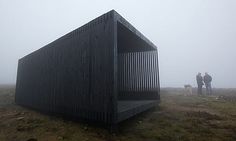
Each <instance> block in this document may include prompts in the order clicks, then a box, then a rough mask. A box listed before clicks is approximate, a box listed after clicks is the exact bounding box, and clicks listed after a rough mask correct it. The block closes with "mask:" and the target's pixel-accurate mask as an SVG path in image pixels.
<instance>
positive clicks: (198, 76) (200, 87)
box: [196, 72, 204, 95]
mask: <svg viewBox="0 0 236 141" xmlns="http://www.w3.org/2000/svg"><path fill="white" fill-rule="evenodd" d="M196 80H197V86H198V89H197V93H198V94H199V95H201V94H202V85H204V84H203V82H202V81H203V79H202V75H201V73H200V72H199V73H198V74H197V76H196Z"/></svg>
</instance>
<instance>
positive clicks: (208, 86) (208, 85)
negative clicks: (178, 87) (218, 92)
mask: <svg viewBox="0 0 236 141" xmlns="http://www.w3.org/2000/svg"><path fill="white" fill-rule="evenodd" d="M203 79H204V80H203V81H204V83H205V86H206V94H208V95H211V94H212V88H211V81H212V77H211V76H210V75H209V74H208V73H207V72H206V73H205V76H204V78H203Z"/></svg>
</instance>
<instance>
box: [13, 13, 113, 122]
mask: <svg viewBox="0 0 236 141" xmlns="http://www.w3.org/2000/svg"><path fill="white" fill-rule="evenodd" d="M113 30H114V20H113V13H112V12H110V13H107V14H105V15H102V16H101V17H98V18H97V19H95V20H93V21H91V22H90V23H88V24H86V25H84V26H82V27H80V28H78V29H76V30H74V31H72V32H70V33H69V34H67V35H65V36H63V37H61V38H60V39H58V40H56V41H54V42H52V43H50V44H48V45H46V46H45V47H43V48H41V49H39V50H37V51H35V52H33V53H31V54H29V55H27V56H25V57H23V58H22V59H20V60H19V64H18V73H17V84H16V99H15V100H16V103H17V104H20V105H24V106H27V107H31V108H34V109H38V110H41V111H44V112H50V113H59V114H62V115H66V116H72V117H76V118H78V119H87V120H94V121H100V122H104V123H107V124H110V123H112V122H113V117H114V116H115V115H114V113H113V112H114V109H113V108H114V107H113V106H112V103H113V101H112V97H113V92H114V86H113V82H114V73H113V72H114V70H113V69H114V67H112V66H114V48H113V45H114V37H113V34H114V31H113Z"/></svg>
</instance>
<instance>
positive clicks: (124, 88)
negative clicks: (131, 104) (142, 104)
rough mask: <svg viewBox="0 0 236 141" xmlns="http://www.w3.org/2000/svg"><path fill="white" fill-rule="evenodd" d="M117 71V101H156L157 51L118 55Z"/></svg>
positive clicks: (157, 86) (157, 83)
mask: <svg viewBox="0 0 236 141" xmlns="http://www.w3.org/2000/svg"><path fill="white" fill-rule="evenodd" d="M118 69H119V71H118V72H119V77H118V78H119V79H118V89H119V96H118V98H119V100H137V99H140V100H144V99H152V100H153V99H157V96H158V95H157V93H158V91H159V78H158V54H157V51H146V52H129V53H120V54H119V55H118Z"/></svg>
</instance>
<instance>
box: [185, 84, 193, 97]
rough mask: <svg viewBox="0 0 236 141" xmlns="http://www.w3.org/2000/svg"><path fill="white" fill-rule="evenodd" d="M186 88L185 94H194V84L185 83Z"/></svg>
mask: <svg viewBox="0 0 236 141" xmlns="http://www.w3.org/2000/svg"><path fill="white" fill-rule="evenodd" d="M184 90H185V95H186V96H187V95H192V94H193V90H192V86H191V85H189V84H188V85H184Z"/></svg>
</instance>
